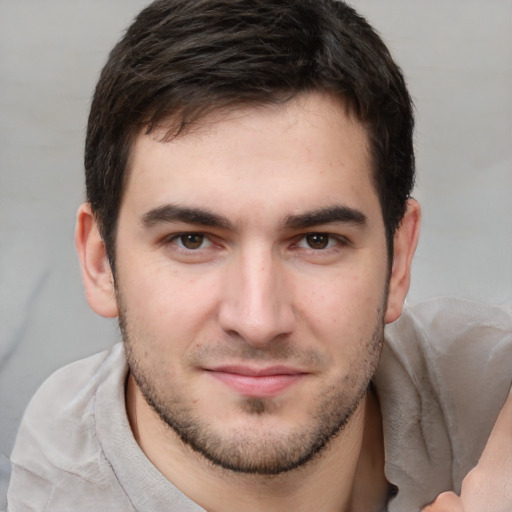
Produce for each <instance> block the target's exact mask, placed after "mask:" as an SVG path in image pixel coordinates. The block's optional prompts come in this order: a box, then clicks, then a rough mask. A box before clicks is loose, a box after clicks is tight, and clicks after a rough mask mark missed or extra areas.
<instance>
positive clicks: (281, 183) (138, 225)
mask: <svg viewBox="0 0 512 512" xmlns="http://www.w3.org/2000/svg"><path fill="white" fill-rule="evenodd" d="M159 136H161V134H158V133H157V134H152V135H144V136H142V135H141V136H139V138H138V139H137V140H136V142H135V146H134V148H133V154H132V164H131V169H130V174H129V179H128V182H127V187H126V191H125V194H124V198H123V202H122V205H121V209H120V213H119V221H118V235H117V241H116V254H117V259H116V286H114V280H113V277H112V274H111V271H110V267H109V265H108V261H107V258H106V252H105V247H104V245H103V242H102V240H101V237H100V236H99V232H98V227H97V225H96V222H95V219H94V216H93V215H92V213H91V211H90V207H89V206H88V205H87V204H86V205H83V206H82V208H81V209H80V211H79V214H78V223H77V237H76V239H77V247H78V251H79V254H80V258H81V263H82V270H83V277H84V282H85V286H86V292H87V296H88V300H89V303H90V305H91V307H92V308H93V309H94V310H95V311H96V312H97V313H99V314H101V315H103V316H117V315H120V317H121V322H120V323H121V326H122V330H123V333H124V340H125V345H126V347H127V354H128V361H129V364H130V368H131V373H130V377H129V379H128V383H127V412H128V416H129V419H130V423H131V426H132V430H133V432H134V435H135V438H136V439H137V441H138V443H139V445H140V446H141V448H142V450H143V451H144V452H145V453H146V455H147V456H148V458H149V459H150V460H151V461H152V462H153V464H154V465H155V466H156V467H157V468H158V469H159V470H160V471H161V472H162V473H163V474H164V475H165V476H166V477H167V478H168V479H169V480H170V481H171V482H173V483H174V484H175V485H176V486H177V487H178V488H180V489H181V490H182V491H183V492H184V493H185V494H187V495H188V496H190V497H191V498H192V499H193V500H194V501H195V502H197V503H198V504H199V505H201V506H202V507H203V508H205V509H207V510H209V511H217V510H219V511H220V510H222V511H231V510H233V511H234V510H241V509H242V510H246V511H251V510H268V511H272V510H295V511H302V510H304V511H306V510H313V509H315V510H317V511H319V512H321V511H324V510H325V511H333V510H340V511H349V510H361V509H364V510H368V511H369V512H371V511H372V510H378V507H379V506H380V505H381V504H382V502H383V501H384V499H385V494H386V481H385V478H384V475H383V448H382V432H381V428H380V425H381V423H380V412H379V408H378V402H377V401H376V399H375V397H373V396H372V395H371V394H368V393H366V388H367V386H368V382H369V380H370V379H371V376H372V374H373V372H374V370H375V366H376V364H377V362H378V359H379V356H380V349H381V343H382V329H383V325H384V323H385V322H392V321H394V320H396V319H397V318H398V317H399V316H400V314H401V310H402V305H403V301H404V299H405V295H406V293H407V290H408V287H409V280H410V264H411V260H412V256H413V253H414V250H415V247H416V243H417V238H418V231H419V218H420V213H419V206H418V205H417V203H415V202H414V201H410V202H409V204H408V209H407V213H406V215H405V217H404V219H403V222H402V224H401V226H400V228H399V229H398V231H397V233H396V234H395V245H394V258H393V263H392V265H391V267H390V265H389V262H388V261H387V256H386V254H387V249H386V238H385V232H384V224H383V220H382V215H381V210H380V205H379V200H378V197H377V194H376V191H375V189H374V186H373V182H372V180H371V162H370V157H369V151H368V144H367V142H368V141H367V135H366V133H365V131H364V129H363V128H362V126H361V124H360V123H359V122H358V121H357V120H355V119H354V118H353V117H352V116H350V115H349V114H348V112H347V110H346V109H345V108H344V106H343V105H341V104H340V103H339V102H337V101H336V100H334V99H333V98H331V97H330V96H327V95H322V94H316V93H310V94H308V95H305V96H301V97H298V98H296V99H293V100H290V101H289V102H288V103H286V104H282V105H279V106H268V107H259V108H252V109H243V110H237V111H232V112H227V113H226V112H225V113H223V114H222V115H221V114H217V115H214V116H210V117H209V118H208V119H205V120H203V123H202V124H201V126H200V127H198V128H196V129H195V130H194V131H193V132H191V133H188V134H186V135H185V136H183V137H180V138H178V139H176V140H173V141H171V142H166V143H164V142H161V140H160V138H159ZM198 210H200V211H199V212H198ZM185 235H186V236H185ZM261 372H263V373H265V374H270V376H269V375H265V376H261ZM240 373H250V374H251V375H250V376H249V377H247V376H243V377H241V376H240ZM269 381H271V382H270V384H269ZM148 401H149V402H152V403H153V407H152V406H150V405H149V404H148ZM169 424H170V425H171V426H173V428H169ZM191 424H192V425H194V426H195V427H196V428H195V430H197V429H199V432H200V436H197V435H196V436H195V440H192V441H191V439H190V438H193V437H194V433H193V432H192V433H191V430H192V429H191V428H190V425H191ZM185 436H188V438H189V439H188V441H187V442H183V438H184V437H185ZM320 436H323V437H324V438H326V439H327V441H326V442H325V443H324V444H325V446H324V445H322V444H321V443H320V445H319V446H316V445H318V444H319V443H318V439H319V437H320ZM204 439H206V441H207V442H205V441H204ZM191 443H192V444H193V443H196V446H193V447H192V448H191ZM201 443H202V445H201V446H198V445H200V444H201ZM315 443H316V445H315ZM315 446H316V452H315ZM198 449H202V451H203V453H202V454H201V453H198V451H197V450H198ZM276 453H278V454H279V456H278V457H276V456H275V454H276ZM205 455H206V457H205ZM208 459H210V460H208ZM212 460H213V461H214V462H213V463H212ZM230 468H231V469H230ZM233 469H234V470H233ZM233 489H236V490H237V491H236V492H233Z"/></svg>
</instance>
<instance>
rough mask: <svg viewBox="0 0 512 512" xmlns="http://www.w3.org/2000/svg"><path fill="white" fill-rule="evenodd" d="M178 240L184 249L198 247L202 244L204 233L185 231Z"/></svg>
mask: <svg viewBox="0 0 512 512" xmlns="http://www.w3.org/2000/svg"><path fill="white" fill-rule="evenodd" d="M178 241H179V243H180V245H181V246H182V247H184V248H185V249H189V250H194V249H199V248H200V247H201V246H202V245H203V242H204V235H201V234H200V233H186V234H185V235H181V236H180V237H179V239H178Z"/></svg>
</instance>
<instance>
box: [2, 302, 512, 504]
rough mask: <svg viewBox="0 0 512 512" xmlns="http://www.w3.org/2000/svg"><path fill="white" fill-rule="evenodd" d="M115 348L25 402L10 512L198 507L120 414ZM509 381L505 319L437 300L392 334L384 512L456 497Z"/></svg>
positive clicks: (511, 343)
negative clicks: (389, 494)
mask: <svg viewBox="0 0 512 512" xmlns="http://www.w3.org/2000/svg"><path fill="white" fill-rule="evenodd" d="M127 372H128V368H127V364H126V360H125V357H124V351H123V346H122V344H117V345H115V346H114V347H113V348H112V349H111V350H110V351H107V352H102V353H100V354H96V355H94V356H92V357H90V358H88V359H84V360H82V361H77V362H75V363H72V364H71V365H68V366H66V367H64V368H62V369H60V370H59V371H57V372H56V373H55V374H53V375H52V376H51V377H50V378H49V379H48V380H47V381H46V382H45V383H44V384H43V385H42V386H41V388H40V389H39V390H38V392H37V393H36V395H35V396H34V398H33V399H32V401H31V403H30V404H29V407H28V408H27V411H26V413H25V416H24V419H23V421H22V424H21V427H20V429H19V432H18V436H17V439H16V445H15V448H14V450H13V453H12V457H11V460H12V477H11V483H10V487H9V491H8V496H7V499H8V511H9V512H27V511H34V512H35V511H37V512H42V511H48V512H69V511H73V512H82V511H83V512H85V511H87V512H89V511H91V510H101V511H102V512H114V511H119V512H131V511H138V512H142V511H148V512H172V511H176V512H189V511H190V512H192V511H201V510H203V509H202V508H200V507H199V506H198V505H196V504H195V503H193V502H192V501H191V500H190V499H189V498H188V497H187V496H185V495H184V494H183V493H182V492H181V491H179V490H178V489H177V488H176V487H174V486H173V485H172V484H171V483H170V482H169V481H168V480H167V479H166V478H165V477H164V476H163V475H162V474H161V473H160V472H159V471H158V470H157V469H156V468H155V467H154V466H153V465H152V464H151V462H150V461H149V460H148V459H147V458H146V456H145V455H144V453H143V452H142V451H141V449H140V448H139V446H138V444H137V442H136V441H135V439H134V437H133V435H132V432H131V429H130V426H129V423H128V419H127V415H126V410H125V402H124V389H125V381H126V376H127ZM511 382H512V315H511V314H510V312H507V311H506V310H505V309H502V308H499V307H491V306H483V305H480V304H476V303H472V302H466V301H460V300H455V299H438V300H434V301H430V302H426V303H423V304H419V305H417V306H416V307H413V308H409V309H408V310H407V311H406V312H405V313H404V314H403V315H402V318H401V319H400V320H399V321H398V322H395V324H393V325H392V326H389V327H388V329H387V331H386V344H385V348H384V353H383V356H382V360H381V364H380V367H379V369H378V371H377V374H376V376H375V385H376V388H377V392H378V395H379V399H380V402H381V409H382V414H383V429H384V438H385V455H386V465H385V472H386V476H387V478H388V480H389V481H390V482H391V483H393V484H395V485H397V486H398V488H399V492H398V495H397V496H396V497H395V498H393V499H392V500H391V501H390V503H389V512H412V511H414V510H419V509H420V508H421V507H423V506H424V505H425V504H426V503H428V502H429V501H431V500H432V499H434V498H435V497H436V496H437V494H439V493H440V492H442V491H444V490H448V489H454V490H456V491H458V490H459V489H460V484H461V481H462V478H463V477H464V475H465V474H466V473H467V472H468V471H469V470H470V469H471V468H472V467H473V466H474V465H475V464H476V462H477V461H478V458H479V456H480V454H481V452H482V450H483V448H484V446H485V442H486V440H487V438H488V436H489V434H490V431H491V429H492V426H493V424H494V421H495V419H496V417H497V415H498V412H499V410H500V408H501V406H502V404H503V403H504V401H505V398H506V396H507V393H508V390H509V388H510V385H511Z"/></svg>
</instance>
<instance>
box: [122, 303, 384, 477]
mask: <svg viewBox="0 0 512 512" xmlns="http://www.w3.org/2000/svg"><path fill="white" fill-rule="evenodd" d="M119 299H120V297H119V296H118V306H119V312H120V313H119V326H120V330H121V333H122V337H123V341H124V346H125V352H126V358H127V362H128V366H129V368H130V373H131V375H132V376H133V378H134V380H135V382H136V384H137V386H138V388H139V390H140V392H141V393H142V395H143V397H144V399H145V400H146V402H147V403H148V404H149V405H150V407H151V408H152V409H153V410H154V411H155V412H156V413H157V415H158V417H159V418H160V419H161V420H162V422H163V423H164V424H165V425H166V426H168V427H169V428H170V429H172V431H173V432H174V433H175V434H176V435H177V436H178V437H179V438H180V439H181V441H182V442H183V443H184V444H185V445H187V446H188V447H190V448H192V449H193V450H194V451H195V452H197V453H199V454H200V455H202V456H203V457H204V458H205V459H207V460H208V461H210V463H212V464H213V465H214V466H216V467H219V468H223V469H225V470H229V471H232V472H237V473H244V474H253V475H268V476H274V475H279V474H282V473H285V472H288V471H291V470H293V469H296V468H299V467H301V466H303V465H304V464H306V463H308V462H309V461H311V460H312V459H314V458H316V457H317V456H318V455H319V454H321V453H323V452H324V451H325V450H326V448H327V447H328V446H329V444H330V442H331V441H333V440H334V439H335V438H336V437H338V436H339V435H340V434H341V433H342V432H343V430H344V428H345V426H346V425H347V424H348V423H349V421H350V419H351V417H352V416H353V414H354V412H355V411H356V410H357V408H358V405H359V404H360V402H361V400H362V398H363V397H364V396H365V394H366V392H367V390H368V387H369V385H370V382H371V378H372V377H373V374H374V372H375V369H376V367H377V364H378V361H379V358H380V354H381V351H382V344H383V339H384V322H383V313H382V311H383V310H382V309H381V310H379V313H378V319H377V321H376V324H375V328H374V331H373V333H372V335H371V337H370V338H369V339H368V340H362V341H361V346H360V349H361V354H362V356H361V357H360V358H359V359H358V361H357V364H355V365H354V368H351V369H350V372H349V373H348V374H347V375H344V376H343V377H340V379H339V380H338V381H337V382H335V383H334V384H332V385H331V386H330V387H328V388H327V389H325V390H324V392H323V394H322V396H320V397H318V398H319V399H318V401H317V402H316V405H315V409H314V410H313V411H312V412H311V415H310V416H309V418H310V419H309V422H308V424H304V425H297V426H296V428H295V429H294V430H293V431H290V432H288V433H287V434H286V435H282V434H281V435H276V434H275V432H269V431H267V430H261V429H259V428H258V427H257V426H256V424H257V422H254V423H253V425H252V426H247V427H244V428H243V429H238V430H236V431H230V430H229V429H226V430H223V429H222V426H221V427H220V428H218V427H215V426H214V425H212V424H211V423H209V422H208V418H203V417H201V416H200V411H198V412H199V414H198V413H197V412H194V410H193V408H192V407H191V406H190V402H191V401H190V400H188V399H187V397H185V396H181V395H179V392H178V393H176V394H175V395H174V396H168V395H165V394H164V393H162V390H161V389H160V388H159V387H158V383H156V382H155V379H153V378H152V377H153V376H154V372H152V371H151V368H147V367H145V366H144V361H142V360H141V358H139V357H138V355H137V354H136V353H135V351H134V349H133V340H132V339H131V338H130V328H129V323H128V321H127V318H126V316H127V315H126V312H125V311H126V310H125V309H124V308H123V307H122V302H121V301H120V300H119ZM141 341H142V340H139V343H141ZM277 350H278V351H280V352H281V353H286V352H292V351H293V348H290V347H281V349H279V348H278V349H277ZM241 407H242V411H243V412H244V413H245V414H246V415H247V416H248V417H250V416H256V417H258V418H263V417H264V416H265V415H271V414H272V412H273V410H274V408H275V404H274V403H273V401H272V399H263V398H261V399H260V398H246V399H244V400H243V402H242V405H241Z"/></svg>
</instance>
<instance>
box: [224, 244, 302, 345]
mask: <svg viewBox="0 0 512 512" xmlns="http://www.w3.org/2000/svg"><path fill="white" fill-rule="evenodd" d="M247 252H248V254H245V255H243V254H242V255H240V256H239V257H238V258H236V259H235V261H233V262H232V263H231V265H229V268H228V269H226V271H227V275H226V279H225V286H224V288H223V291H222V300H221V304H220V311H219V323H220V326H221V328H222V329H223V330H224V331H225V332H226V333H228V334H230V335H231V336H238V337H241V338H243V339H244V340H245V342H246V343H248V344H250V345H252V346H254V347H258V348H264V347H265V345H267V344H268V343H271V342H272V340H275V339H276V338H277V337H282V336H284V335H286V334H289V333H291V332H292V330H293V328H294V324H295V313H294V309H293V304H292V300H291V290H290V288H289V286H288V285H289V283H288V277H287V275H286V271H285V269H284V268H283V264H282V263H281V262H279V261H276V260H277V259H278V258H277V257H273V255H272V254H271V252H270V251H268V253H265V252H263V251H247Z"/></svg>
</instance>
